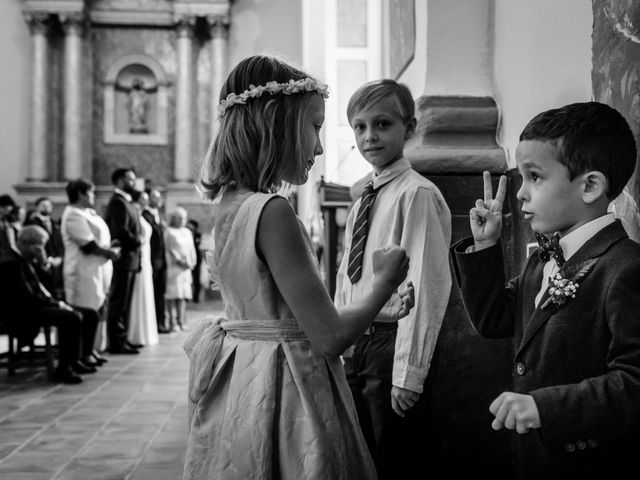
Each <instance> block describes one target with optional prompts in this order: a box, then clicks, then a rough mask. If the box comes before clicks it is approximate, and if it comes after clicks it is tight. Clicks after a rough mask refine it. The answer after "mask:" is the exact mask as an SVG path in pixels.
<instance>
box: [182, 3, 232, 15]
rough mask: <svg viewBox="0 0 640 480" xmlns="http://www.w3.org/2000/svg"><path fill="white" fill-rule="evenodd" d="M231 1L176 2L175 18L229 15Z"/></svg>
mask: <svg viewBox="0 0 640 480" xmlns="http://www.w3.org/2000/svg"><path fill="white" fill-rule="evenodd" d="M230 4H231V2H230V1H229V0H174V3H173V12H174V15H175V17H180V16H182V15H194V16H197V17H208V16H210V15H226V16H228V15H229V12H230V10H231V5H230Z"/></svg>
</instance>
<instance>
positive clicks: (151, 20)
mask: <svg viewBox="0 0 640 480" xmlns="http://www.w3.org/2000/svg"><path fill="white" fill-rule="evenodd" d="M89 17H90V18H91V23H93V24H96V25H145V26H157V27H170V26H172V25H173V24H174V21H173V14H172V13H171V11H155V12H140V11H135V10H110V11H104V10H94V11H91V12H89Z"/></svg>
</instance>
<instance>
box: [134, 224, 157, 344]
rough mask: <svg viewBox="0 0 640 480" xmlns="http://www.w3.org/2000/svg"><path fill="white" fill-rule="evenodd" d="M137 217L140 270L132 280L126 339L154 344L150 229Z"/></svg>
mask: <svg viewBox="0 0 640 480" xmlns="http://www.w3.org/2000/svg"><path fill="white" fill-rule="evenodd" d="M139 218H140V225H141V227H142V245H141V247H140V272H138V274H137V275H136V277H135V280H134V281H133V290H132V293H131V308H130V309H129V328H128V330H127V340H129V342H130V343H133V344H140V345H155V344H157V343H158V324H157V322H156V305H155V300H154V296H153V271H152V269H151V244H150V241H151V231H152V229H151V225H150V224H149V222H147V221H146V220H145V219H144V217H143V216H142V215H140V216H139Z"/></svg>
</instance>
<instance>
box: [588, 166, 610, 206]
mask: <svg viewBox="0 0 640 480" xmlns="http://www.w3.org/2000/svg"><path fill="white" fill-rule="evenodd" d="M582 179H583V180H582V181H583V187H582V188H583V190H582V199H583V200H584V202H585V203H589V204H591V203H594V202H596V201H597V200H599V199H600V198H605V197H606V196H607V188H608V186H609V182H608V181H607V177H606V176H605V175H604V174H603V173H602V172H599V171H597V170H594V171H592V172H587V173H585V174H583V175H582Z"/></svg>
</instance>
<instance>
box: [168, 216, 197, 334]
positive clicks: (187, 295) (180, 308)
mask: <svg viewBox="0 0 640 480" xmlns="http://www.w3.org/2000/svg"><path fill="white" fill-rule="evenodd" d="M186 225H187V211H186V210H185V209H184V208H182V207H178V208H176V209H175V210H174V211H173V212H171V214H170V215H169V226H168V227H167V230H166V231H165V233H164V246H165V252H166V255H167V290H166V292H165V294H164V298H165V299H166V300H167V312H168V313H169V326H170V328H171V330H172V331H175V330H176V325H175V324H176V322H177V324H178V327H180V329H181V330H184V326H185V325H186V313H187V300H191V298H192V290H191V280H192V278H191V277H192V276H191V269H192V268H193V267H194V266H195V264H196V249H195V247H194V245H193V235H192V233H191V230H189V229H188V228H187V227H186Z"/></svg>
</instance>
